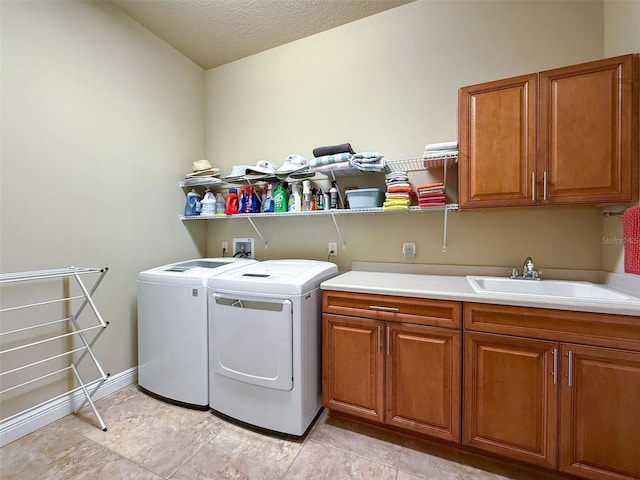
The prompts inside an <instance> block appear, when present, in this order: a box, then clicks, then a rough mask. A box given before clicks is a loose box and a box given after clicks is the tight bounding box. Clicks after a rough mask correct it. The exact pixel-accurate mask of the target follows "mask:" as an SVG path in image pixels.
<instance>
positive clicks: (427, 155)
mask: <svg viewBox="0 0 640 480" xmlns="http://www.w3.org/2000/svg"><path fill="white" fill-rule="evenodd" d="M457 155H458V150H425V151H424V154H423V155H422V158H423V159H425V160H429V159H432V158H442V157H447V156H452V157H453V156H457Z"/></svg>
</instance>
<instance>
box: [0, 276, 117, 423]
mask: <svg viewBox="0 0 640 480" xmlns="http://www.w3.org/2000/svg"><path fill="white" fill-rule="evenodd" d="M108 270H109V269H108V268H106V267H104V268H84V267H74V266H70V267H68V268H59V269H52V270H35V271H28V272H16V273H2V274H0V285H3V284H9V283H16V282H27V281H36V280H47V279H56V278H60V279H64V278H74V279H75V280H76V282H77V284H78V286H79V287H80V291H81V293H80V294H78V295H74V296H65V297H63V298H56V299H53V300H45V301H40V302H36V303H29V304H24V305H17V306H12V307H3V308H2V309H0V313H1V314H2V316H5V315H6V314H7V313H9V312H13V311H18V310H23V309H28V308H31V307H38V306H43V305H50V304H55V303H62V302H69V303H68V304H69V305H70V304H71V301H73V300H77V299H81V300H82V302H81V303H80V305H79V306H78V308H77V309H76V310H75V312H74V313H72V314H71V315H70V316H69V317H66V318H62V319H58V320H53V321H48V322H44V323H38V324H35V325H25V326H22V327H21V328H16V329H13V330H9V331H6V332H2V333H0V337H4V338H3V339H5V338H11V337H10V336H11V335H16V334H21V335H20V336H22V335H23V334H24V333H25V332H37V331H38V329H42V327H49V326H52V325H56V324H60V325H67V326H68V327H67V330H68V332H67V333H62V334H54V335H51V336H46V334H45V337H44V338H42V339H39V340H37V341H32V342H29V343H19V342H18V344H17V345H16V346H12V347H11V348H7V349H6V350H0V358H7V357H5V355H6V356H9V355H10V354H12V353H17V352H22V351H24V350H25V349H29V348H31V347H35V346H38V345H43V344H45V343H47V342H52V341H55V340H60V339H64V338H70V339H73V338H77V339H79V343H80V346H78V347H77V348H73V345H72V343H73V341H72V342H71V347H70V349H68V350H66V351H64V352H62V353H59V354H56V355H51V356H48V357H46V358H41V359H39V360H36V361H34V362H31V363H28V364H26V365H21V366H19V367H16V368H12V369H10V370H7V371H2V372H1V373H0V377H4V376H5V375H9V374H13V373H16V372H19V371H23V370H25V369H28V368H30V367H34V366H36V365H46V364H47V362H50V361H52V360H55V359H61V358H64V357H66V356H69V357H70V362H69V365H68V366H67V367H64V368H61V369H57V370H55V371H51V372H49V373H46V374H44V375H40V376H38V377H36V378H31V379H30V380H27V381H24V382H22V383H19V384H17V385H12V386H11V387H8V388H5V389H3V390H1V391H0V395H2V394H5V393H7V392H9V391H12V390H16V389H18V388H21V387H24V386H26V385H29V384H32V383H34V382H38V381H40V380H43V379H45V378H48V377H51V376H53V375H56V374H60V373H62V372H65V371H69V370H71V371H72V372H73V375H74V377H75V379H76V381H77V383H78V384H79V386H78V387H76V388H72V389H70V390H68V391H66V392H65V393H63V394H62V395H59V396H58V397H55V399H58V398H60V397H62V396H64V395H69V394H71V393H74V392H77V391H82V393H83V394H84V401H83V402H82V403H81V404H80V406H78V408H76V409H75V412H74V413H77V412H78V411H79V410H80V409H81V408H82V407H83V406H84V405H85V404H86V403H89V405H90V406H91V409H92V410H93V413H94V414H95V416H96V418H97V420H98V422H99V423H100V427H101V428H102V430H103V431H105V432H106V431H107V426H106V425H105V423H104V421H103V420H102V417H101V416H100V414H99V413H98V410H97V409H96V406H95V404H94V402H93V400H92V397H93V395H95V393H96V392H97V391H98V389H99V388H100V387H101V386H102V384H103V383H104V382H105V381H106V380H107V378H108V377H109V374H108V373H105V372H104V370H103V369H102V367H101V366H100V363H99V362H98V359H97V358H96V356H95V355H94V353H93V351H92V347H93V345H94V344H95V343H96V341H97V340H98V338H100V336H101V335H102V333H103V332H104V330H105V328H106V327H107V325H108V324H109V323H108V322H105V321H104V320H103V318H102V316H101V315H100V312H99V311H98V308H97V307H96V305H95V303H94V302H93V299H92V298H91V296H92V295H93V293H94V292H95V291H96V289H97V288H98V285H100V283H101V282H102V279H103V278H104V276H105V275H106V273H107V271H108ZM87 274H94V275H98V276H97V277H93V278H94V280H95V281H94V283H93V285H92V286H91V287H90V288H89V289H88V288H87V287H86V286H85V284H84V282H83V281H82V279H81V278H80V277H81V276H82V275H87ZM87 305H89V306H90V308H91V310H92V311H93V313H94V315H95V318H96V320H97V323H96V324H95V325H93V324H92V325H91V326H89V327H85V328H81V326H80V325H79V323H78V317H79V316H80V314H81V313H82V311H83V310H84V309H85V307H86V306H87ZM41 331H42V330H41ZM3 343H4V342H3ZM74 354H78V356H77V358H75V359H74V357H73V355H74ZM87 356H88V357H89V358H91V361H92V362H93V365H94V366H95V368H96V370H97V372H98V375H99V377H98V378H97V379H95V380H92V381H89V382H85V381H84V380H83V379H82V377H81V376H80V373H79V372H78V367H79V365H80V363H81V362H82V360H84V359H85V358H86V357H87ZM2 363H5V362H2ZM20 413H23V412H20ZM20 413H19V414H20ZM19 414H16V415H19ZM14 416H15V415H14Z"/></svg>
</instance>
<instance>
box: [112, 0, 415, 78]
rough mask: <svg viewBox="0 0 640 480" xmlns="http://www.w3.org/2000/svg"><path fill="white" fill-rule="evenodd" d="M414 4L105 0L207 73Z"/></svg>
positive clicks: (384, 0)
mask: <svg viewBox="0 0 640 480" xmlns="http://www.w3.org/2000/svg"><path fill="white" fill-rule="evenodd" d="M412 1H414V0H156V1H151V0H110V3H112V4H114V5H115V6H116V7H118V8H119V9H120V10H122V11H123V12H124V13H126V14H127V15H129V16H130V17H132V18H133V19H134V20H136V21H138V22H139V23H140V24H142V25H143V26H145V27H146V28H147V29H148V30H150V31H151V32H153V33H154V34H156V35H157V36H158V37H160V38H161V39H163V40H164V41H165V42H167V43H169V44H170V45H172V46H173V47H174V48H175V49H177V50H178V51H180V52H182V53H183V54H184V55H186V56H187V57H188V58H190V59H191V60H193V61H194V62H195V63H197V64H198V65H200V66H201V67H202V68H205V69H209V68H213V67H217V66H220V65H223V64H225V63H229V62H232V61H234V60H238V59H240V58H244V57H247V56H249V55H253V54H254V53H258V52H262V51H264V50H268V49H270V48H273V47H277V46H279V45H283V44H285V43H288V42H292V41H294V40H298V39H300V38H304V37H307V36H309V35H313V34H315V33H318V32H322V31H324V30H329V29H330V28H334V27H337V26H339V25H343V24H345V23H349V22H353V21H354V20H358V19H360V18H364V17H368V16H369V15H373V14H376V13H379V12H382V11H384V10H388V9H390V8H394V7H397V6H399V5H403V4H405V3H410V2H412Z"/></svg>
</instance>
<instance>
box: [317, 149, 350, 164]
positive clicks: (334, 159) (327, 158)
mask: <svg viewBox="0 0 640 480" xmlns="http://www.w3.org/2000/svg"><path fill="white" fill-rule="evenodd" d="M350 158H351V154H350V153H346V152H345V153H338V154H335V155H323V156H321V157H316V158H314V159H312V160H311V162H309V164H310V165H311V166H312V167H318V166H320V165H330V164H332V163H341V162H348V161H349V159H350Z"/></svg>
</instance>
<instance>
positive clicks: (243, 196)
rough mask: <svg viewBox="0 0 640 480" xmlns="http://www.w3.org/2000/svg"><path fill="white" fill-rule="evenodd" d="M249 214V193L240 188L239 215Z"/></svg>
mask: <svg viewBox="0 0 640 480" xmlns="http://www.w3.org/2000/svg"><path fill="white" fill-rule="evenodd" d="M246 212H247V192H245V190H244V187H240V193H238V213H246Z"/></svg>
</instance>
